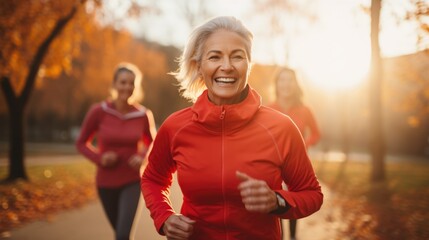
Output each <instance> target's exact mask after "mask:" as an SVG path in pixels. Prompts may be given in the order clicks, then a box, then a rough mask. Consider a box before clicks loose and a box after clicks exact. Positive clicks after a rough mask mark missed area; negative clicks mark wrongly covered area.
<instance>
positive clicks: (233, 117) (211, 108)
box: [192, 85, 261, 132]
mask: <svg viewBox="0 0 429 240" xmlns="http://www.w3.org/2000/svg"><path fill="white" fill-rule="evenodd" d="M245 91H248V94H247V96H246V98H245V99H244V100H243V101H242V102H240V103H237V104H231V105H220V106H219V105H215V104H213V103H212V102H210V100H209V97H208V92H207V90H205V91H204V92H203V93H202V94H201V95H200V96H199V97H198V99H197V101H196V102H195V104H194V105H193V106H192V111H193V113H194V115H193V121H195V122H198V123H200V124H202V125H204V127H206V128H208V129H210V130H212V131H216V132H220V131H222V129H223V130H225V131H234V130H237V129H239V128H241V127H243V126H244V125H246V124H247V123H248V122H249V121H250V120H252V118H253V116H254V115H255V114H256V112H257V111H258V110H259V108H260V107H261V96H260V95H259V94H258V93H257V92H256V91H255V90H254V89H253V88H251V87H250V86H249V85H248V86H247V88H246V90H245Z"/></svg>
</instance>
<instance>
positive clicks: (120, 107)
mask: <svg viewBox="0 0 429 240" xmlns="http://www.w3.org/2000/svg"><path fill="white" fill-rule="evenodd" d="M113 106H114V107H115V109H116V111H118V112H120V113H122V114H124V113H128V112H129V110H130V105H129V104H128V102H126V101H120V100H118V99H115V100H113Z"/></svg>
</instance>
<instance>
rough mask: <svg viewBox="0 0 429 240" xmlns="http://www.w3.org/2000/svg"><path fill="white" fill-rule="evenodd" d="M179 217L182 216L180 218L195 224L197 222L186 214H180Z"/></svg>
mask: <svg viewBox="0 0 429 240" xmlns="http://www.w3.org/2000/svg"><path fill="white" fill-rule="evenodd" d="M179 218H180V220H182V221H184V222H186V223H188V224H194V223H195V220H192V219H190V218H188V217H186V216H183V215H180V216H179Z"/></svg>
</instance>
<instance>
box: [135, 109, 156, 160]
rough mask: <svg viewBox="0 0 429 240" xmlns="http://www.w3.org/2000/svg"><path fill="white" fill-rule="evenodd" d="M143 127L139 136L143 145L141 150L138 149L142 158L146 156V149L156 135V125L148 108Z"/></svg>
mask: <svg viewBox="0 0 429 240" xmlns="http://www.w3.org/2000/svg"><path fill="white" fill-rule="evenodd" d="M143 124H144V128H143V132H142V136H141V140H140V141H141V143H142V144H143V146H144V147H142V150H141V151H139V155H141V156H142V157H143V158H144V157H146V154H147V153H148V150H149V148H150V146H151V144H152V142H153V140H154V139H155V135H156V126H155V120H154V118H153V114H152V111H150V110H149V109H147V110H146V117H145V118H144V123H143Z"/></svg>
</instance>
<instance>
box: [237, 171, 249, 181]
mask: <svg viewBox="0 0 429 240" xmlns="http://www.w3.org/2000/svg"><path fill="white" fill-rule="evenodd" d="M235 175H236V176H237V178H238V179H239V180H241V181H248V180H250V179H252V178H251V177H250V176H249V175H247V174H245V173H242V172H240V171H236V172H235Z"/></svg>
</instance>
